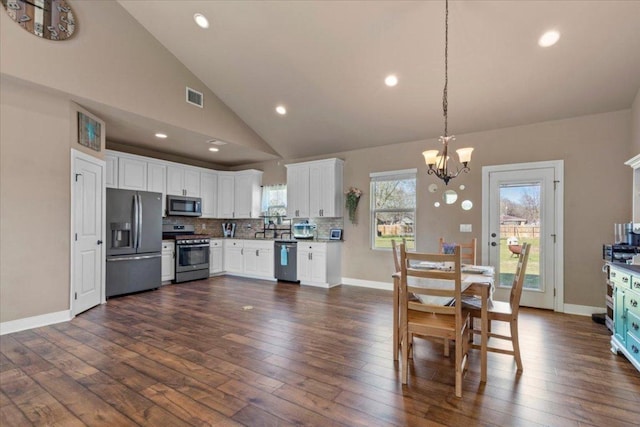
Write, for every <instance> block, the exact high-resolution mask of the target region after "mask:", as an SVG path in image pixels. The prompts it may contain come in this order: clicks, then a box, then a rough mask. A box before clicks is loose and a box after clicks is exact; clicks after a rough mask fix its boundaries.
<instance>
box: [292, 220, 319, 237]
mask: <svg viewBox="0 0 640 427" xmlns="http://www.w3.org/2000/svg"><path fill="white" fill-rule="evenodd" d="M317 228H318V227H317V226H316V225H315V224H309V221H305V222H300V223H298V224H293V227H292V233H293V237H295V238H296V239H313V238H314V237H315V232H316V230H317Z"/></svg>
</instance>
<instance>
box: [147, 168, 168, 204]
mask: <svg viewBox="0 0 640 427" xmlns="http://www.w3.org/2000/svg"><path fill="white" fill-rule="evenodd" d="M147 191H155V192H156V193H162V216H166V215H167V166H166V165H164V164H162V163H156V162H148V163H147Z"/></svg>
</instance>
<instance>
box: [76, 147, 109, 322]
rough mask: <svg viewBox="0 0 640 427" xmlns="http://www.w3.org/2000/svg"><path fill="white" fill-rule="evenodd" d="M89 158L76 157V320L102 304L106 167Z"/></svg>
mask: <svg viewBox="0 0 640 427" xmlns="http://www.w3.org/2000/svg"><path fill="white" fill-rule="evenodd" d="M78 154H79V153H78ZM86 157H89V156H86ZM86 157H85V156H82V157H79V156H76V157H74V162H73V165H74V171H73V174H74V175H73V213H74V215H73V219H74V220H73V230H72V231H73V237H72V239H73V242H72V243H73V245H72V247H73V269H72V283H73V288H72V296H71V301H72V302H71V310H72V312H73V315H74V316H75V315H77V314H78V313H81V312H83V311H85V310H88V309H89V308H91V307H94V306H96V305H98V304H100V302H101V301H102V300H103V297H102V295H103V292H102V291H103V285H102V283H103V281H102V278H103V271H104V269H103V266H104V245H103V244H102V242H103V241H104V227H105V224H104V218H103V212H104V211H103V204H104V186H103V182H102V180H103V171H104V166H103V165H101V164H100V163H99V161H97V160H92V159H88V158H86Z"/></svg>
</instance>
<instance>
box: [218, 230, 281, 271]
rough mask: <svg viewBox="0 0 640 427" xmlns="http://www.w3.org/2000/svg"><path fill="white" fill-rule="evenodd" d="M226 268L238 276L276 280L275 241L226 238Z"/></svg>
mask: <svg viewBox="0 0 640 427" xmlns="http://www.w3.org/2000/svg"><path fill="white" fill-rule="evenodd" d="M224 270H225V272H226V273H227V274H233V275H237V276H243V277H253V278H256V279H269V280H275V278H274V266H273V241H272V240H262V241H259V240H240V239H227V240H224Z"/></svg>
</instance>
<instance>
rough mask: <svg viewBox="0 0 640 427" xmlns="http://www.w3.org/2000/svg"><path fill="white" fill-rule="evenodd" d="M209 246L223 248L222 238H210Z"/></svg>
mask: <svg viewBox="0 0 640 427" xmlns="http://www.w3.org/2000/svg"><path fill="white" fill-rule="evenodd" d="M209 246H210V247H212V248H221V247H222V240H210V241H209Z"/></svg>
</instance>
